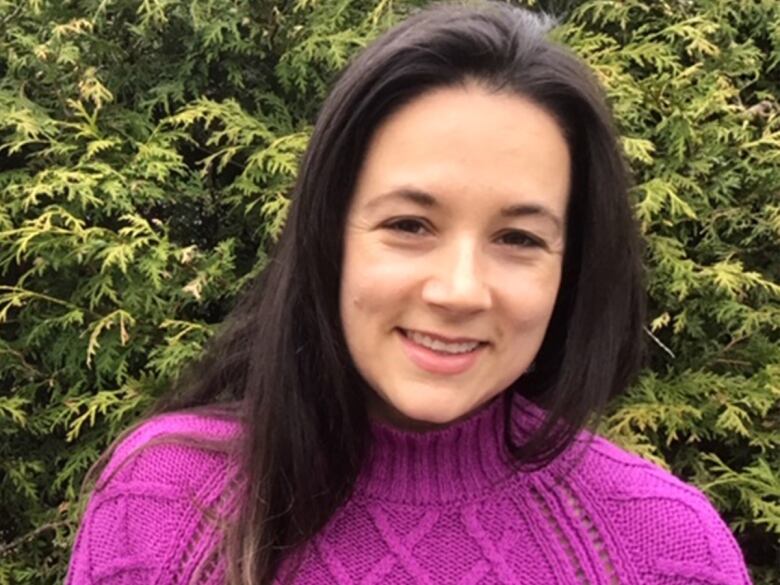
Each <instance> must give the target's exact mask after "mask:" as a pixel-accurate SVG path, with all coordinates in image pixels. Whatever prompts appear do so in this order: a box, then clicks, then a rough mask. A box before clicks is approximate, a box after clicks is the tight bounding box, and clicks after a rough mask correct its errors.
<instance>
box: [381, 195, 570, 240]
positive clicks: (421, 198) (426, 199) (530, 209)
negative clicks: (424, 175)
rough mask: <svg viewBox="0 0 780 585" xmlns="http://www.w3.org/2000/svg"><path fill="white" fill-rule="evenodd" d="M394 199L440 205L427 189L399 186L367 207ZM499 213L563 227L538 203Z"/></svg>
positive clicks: (503, 208) (511, 208) (558, 227)
mask: <svg viewBox="0 0 780 585" xmlns="http://www.w3.org/2000/svg"><path fill="white" fill-rule="evenodd" d="M394 199H401V200H405V201H409V202H410V203H414V204H415V205H419V206H420V207H425V208H428V209H432V208H436V207H440V205H439V202H438V201H437V200H436V197H434V196H433V195H431V194H430V193H428V192H426V191H422V190H420V189H415V188H412V187H399V188H398V189H392V190H390V191H388V192H387V193H384V194H382V195H379V196H378V197H376V198H374V199H373V200H372V201H370V202H369V203H367V204H366V208H367V209H374V208H375V207H379V206H380V205H382V204H384V203H385V202H387V201H392V200H394ZM499 213H500V214H501V216H502V217H507V218H514V217H529V216H539V217H543V218H546V219H549V220H550V221H552V222H553V223H554V224H555V227H556V228H557V229H558V230H559V231H561V230H562V229H563V222H562V221H561V219H560V218H559V217H558V216H557V215H556V214H555V213H554V212H553V211H551V210H550V209H548V208H547V207H545V206H544V205H540V204H538V203H517V204H514V205H508V206H506V207H502V208H501V211H500V212H499Z"/></svg>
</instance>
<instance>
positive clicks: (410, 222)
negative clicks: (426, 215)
mask: <svg viewBox="0 0 780 585" xmlns="http://www.w3.org/2000/svg"><path fill="white" fill-rule="evenodd" d="M387 227H388V228H389V229H391V230H393V231H398V232H404V233H408V234H415V235H422V234H424V233H425V232H426V231H427V228H426V227H425V224H423V222H421V221H420V220H418V219H413V218H409V217H405V218H402V219H397V220H395V221H391V222H389V223H388V224H387Z"/></svg>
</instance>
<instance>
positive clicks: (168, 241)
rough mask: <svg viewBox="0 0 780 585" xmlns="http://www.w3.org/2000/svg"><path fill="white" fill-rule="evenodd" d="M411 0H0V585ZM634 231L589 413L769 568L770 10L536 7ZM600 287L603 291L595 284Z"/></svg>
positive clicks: (777, 198) (218, 307) (773, 416)
mask: <svg viewBox="0 0 780 585" xmlns="http://www.w3.org/2000/svg"><path fill="white" fill-rule="evenodd" d="M423 3H424V2H423V1H422V0H420V1H419V2H414V1H413V0H285V1H281V0H277V1H272V0H187V1H185V0H68V1H60V0H0V438H1V440H0V519H2V521H1V523H0V585H5V584H11V583H14V584H15V583H56V582H60V581H61V580H62V577H63V575H64V571H65V568H66V565H67V558H68V552H69V547H70V545H71V542H72V538H73V536H74V533H75V529H76V527H77V520H78V505H77V496H78V491H79V486H80V483H81V480H82V478H83V475H84V472H85V471H86V469H87V468H88V467H89V466H90V465H91V463H92V462H93V461H94V460H95V459H96V458H97V456H98V454H99V453H100V452H101V451H102V450H103V449H104V448H105V447H106V445H107V444H108V443H109V442H110V441H111V439H112V438H114V437H115V436H116V435H117V434H118V432H120V431H121V430H122V429H124V428H126V427H127V426H128V425H129V424H131V423H132V422H133V421H134V420H136V419H137V417H138V416H140V414H141V413H142V412H143V411H144V409H145V408H147V407H148V406H149V405H150V404H151V403H152V402H153V401H154V399H155V398H156V397H158V396H159V395H160V394H161V393H163V392H164V391H165V389H166V388H167V387H168V386H169V385H170V383H171V382H172V380H173V379H174V378H175V376H176V375H177V373H178V372H179V371H180V370H181V368H182V366H183V365H184V364H185V363H187V362H188V361H189V360H191V359H192V358H193V357H194V356H196V355H197V354H198V353H199V351H200V349H201V347H202V346H203V343H204V342H205V340H206V339H207V338H208V337H209V336H210V335H211V334H212V333H213V331H214V329H215V327H216V326H217V324H218V323H219V322H220V321H221V320H222V319H223V318H224V316H225V315H226V313H227V311H228V310H229V308H230V306H231V303H232V302H233V301H234V299H235V296H236V294H237V293H238V291H239V290H240V289H241V288H242V286H243V285H244V284H245V283H246V282H247V280H248V279H250V278H252V276H253V275H255V274H257V273H258V272H259V271H261V270H262V269H263V266H264V262H265V259H266V252H267V250H268V247H269V245H270V244H271V243H272V242H273V241H274V239H275V238H276V237H277V235H278V233H279V230H280V229H281V227H282V225H283V224H284V218H285V213H286V209H287V205H288V199H287V197H286V194H287V193H288V191H289V188H290V186H291V183H292V181H293V178H294V176H295V174H296V165H297V163H298V160H299V156H300V155H301V153H302V151H303V149H304V148H305V145H306V142H307V138H308V135H309V132H310V129H311V126H312V124H313V122H314V118H315V115H316V112H317V108H318V105H319V103H321V100H322V98H323V96H324V94H325V92H326V91H327V88H328V86H329V83H330V82H331V81H332V80H333V76H334V74H335V73H336V72H337V71H338V70H339V69H340V68H341V67H343V66H344V64H345V63H346V62H347V60H348V59H349V58H350V55H351V54H353V53H354V51H356V50H357V49H359V48H360V47H361V46H364V45H365V44H366V43H367V42H368V41H369V40H370V39H371V38H373V37H374V36H375V35H376V34H378V32H379V31H381V30H383V29H385V28H386V27H387V26H389V25H390V24H392V23H393V22H395V21H396V20H397V19H398V18H400V17H402V16H403V14H405V13H407V12H408V11H409V10H411V9H413V8H414V6H415V5H420V4H423ZM531 4H532V5H534V6H536V7H539V5H541V7H542V8H544V9H546V10H548V11H550V12H552V13H553V14H556V15H558V16H559V17H560V18H561V21H562V24H561V26H560V27H559V28H558V29H557V30H556V31H555V35H556V37H557V38H560V39H561V40H562V41H564V42H565V43H566V44H568V45H570V46H571V47H573V48H574V50H575V51H576V52H577V53H578V54H580V55H581V56H582V57H583V58H584V59H585V60H586V61H587V62H588V63H590V64H591V65H592V66H593V67H594V68H595V70H596V72H597V75H598V76H599V78H600V79H601V81H602V83H603V84H604V85H605V87H606V88H607V91H608V95H609V98H610V100H611V102H612V105H613V107H614V109H615V113H616V117H617V121H618V126H619V128H620V132H621V135H622V136H623V140H624V146H625V150H626V153H627V156H628V159H629V160H630V162H631V165H632V167H633V170H634V173H635V178H636V186H635V188H634V192H635V195H636V200H637V213H638V216H639V218H640V220H641V223H642V229H643V231H644V233H645V236H646V239H647V250H646V259H647V266H648V287H649V291H650V295H651V305H650V315H651V319H652V320H651V322H649V323H648V324H647V335H648V341H649V346H650V363H649V367H648V369H647V370H646V372H645V374H644V375H643V377H642V378H641V380H640V381H639V383H638V384H637V385H636V387H635V388H634V389H633V390H632V391H631V392H630V393H629V394H628V395H626V396H625V397H622V398H621V399H619V400H618V401H617V402H616V403H615V404H614V406H613V408H612V409H611V410H610V413H609V416H608V417H607V418H606V420H605V421H604V423H603V429H602V430H603V432H604V433H605V434H607V435H608V436H609V437H610V438H612V439H614V440H616V441H618V442H619V443H621V444H623V445H624V446H626V447H627V448H630V449H632V450H634V451H636V452H638V453H640V454H641V455H643V456H645V457H648V458H650V459H652V460H654V461H656V462H658V463H661V464H662V465H665V466H666V467H668V468H670V469H671V470H673V471H674V472H675V473H676V474H678V475H680V476H681V477H683V478H686V479H688V480H689V481H692V482H693V483H695V484H697V485H698V486H700V487H701V488H702V489H704V490H705V491H706V492H707V494H708V495H709V496H710V497H711V498H712V499H713V501H714V502H715V504H716V505H717V506H718V508H719V509H720V510H721V513H722V514H723V515H724V517H725V518H726V519H727V520H728V521H729V522H730V524H731V526H732V527H733V529H734V530H735V532H736V533H737V534H738V538H739V540H740V543H741V545H742V547H743V550H744V551H745V553H746V555H747V558H748V561H749V563H750V565H751V571H752V572H753V577H754V579H755V581H756V583H761V584H772V583H775V584H780V570H778V568H777V567H778V566H780V546H779V545H778V541H779V540H780V538H779V537H780V477H779V475H780V454H779V452H778V444H779V443H780V425H779V424H778V422H779V419H780V404H779V403H780V343H779V341H780V339H779V338H780V335H778V330H779V329H780V285H778V280H779V279H778V276H780V104H779V103H778V96H779V95H780V5H777V3H776V2H774V1H773V0H756V1H754V2H749V3H748V2H745V3H742V2H731V1H730V0H663V1H659V2H651V3H647V2H644V1H640V0H587V1H585V2H573V1H566V0H558V1H555V0H551V1H548V2H532V3H531ZM605 285H606V283H605Z"/></svg>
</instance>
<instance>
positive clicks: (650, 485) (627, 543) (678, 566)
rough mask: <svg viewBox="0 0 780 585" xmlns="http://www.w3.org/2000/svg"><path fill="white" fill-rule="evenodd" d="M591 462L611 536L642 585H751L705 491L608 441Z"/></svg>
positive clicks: (728, 532)
mask: <svg viewBox="0 0 780 585" xmlns="http://www.w3.org/2000/svg"><path fill="white" fill-rule="evenodd" d="M589 460H590V461H589V463H590V467H591V473H595V474H598V476H599V478H600V483H599V485H600V486H601V491H602V493H601V498H602V501H604V502H606V510H605V511H606V512H607V515H608V520H607V521H608V523H609V525H610V526H611V528H612V530H611V532H613V534H614V535H615V537H616V541H618V542H620V543H621V546H622V548H623V550H624V552H625V554H626V555H627V556H628V557H629V558H630V559H631V564H632V565H633V566H634V567H636V568H637V571H638V573H639V575H638V577H639V581H640V582H641V583H646V584H648V585H750V578H749V576H748V572H747V568H746V565H745V560H744V558H743V555H742V551H741V550H740V548H739V546H738V545H737V542H736V540H735V538H734V536H733V534H732V533H731V530H730V529H729V528H728V526H727V525H726V523H725V522H724V521H723V520H722V519H721V517H720V515H719V514H718V512H717V510H716V509H715V508H714V507H713V506H712V504H711V503H710V501H709V500H708V499H707V497H706V496H705V495H704V494H703V493H702V492H701V491H699V490H698V489H696V488H694V487H692V486H690V485H687V484H685V483H683V482H682V481H680V480H679V479H677V478H676V477H674V476H673V475H671V474H670V473H668V472H666V471H664V470H663V469H661V468H659V467H657V466H655V465H653V464H651V463H649V462H647V461H644V460H642V459H640V458H639V457H636V456H634V455H631V454H628V453H625V452H624V451H622V450H620V449H618V448H617V447H615V446H614V445H611V444H609V443H607V442H606V441H597V444H596V445H595V446H594V449H593V451H592V454H591V456H590V457H589Z"/></svg>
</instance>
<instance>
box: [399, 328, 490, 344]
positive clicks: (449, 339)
mask: <svg viewBox="0 0 780 585" xmlns="http://www.w3.org/2000/svg"><path fill="white" fill-rule="evenodd" d="M402 329H403V331H406V332H411V331H413V332H415V333H419V334H421V335H425V336H426V337H430V338H432V339H438V340H439V341H443V342H444V343H484V342H483V341H482V340H481V339H474V338H473V337H448V336H446V335H441V334H440V333H433V332H431V331H422V330H420V329H407V328H405V327H404V328H402Z"/></svg>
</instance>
